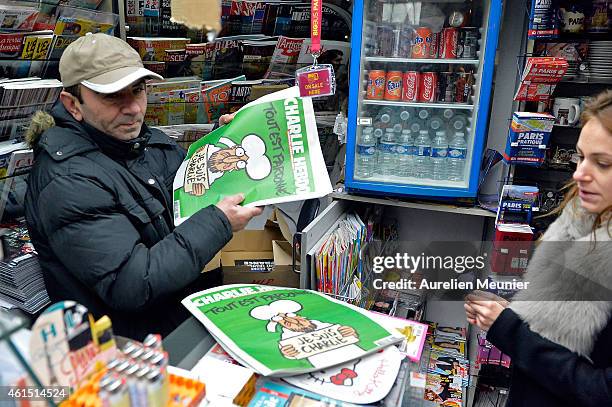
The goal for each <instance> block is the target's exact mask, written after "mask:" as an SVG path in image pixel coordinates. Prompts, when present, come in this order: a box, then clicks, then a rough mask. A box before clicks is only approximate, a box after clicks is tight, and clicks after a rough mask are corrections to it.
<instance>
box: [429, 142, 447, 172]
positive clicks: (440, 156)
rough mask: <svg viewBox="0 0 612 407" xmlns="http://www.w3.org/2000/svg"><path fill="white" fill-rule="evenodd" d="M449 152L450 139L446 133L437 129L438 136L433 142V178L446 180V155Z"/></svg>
mask: <svg viewBox="0 0 612 407" xmlns="http://www.w3.org/2000/svg"><path fill="white" fill-rule="evenodd" d="M447 154H448V140H446V133H444V132H443V131H437V132H436V137H434V139H433V140H432V142H431V178H432V179H435V180H445V179H446V177H447V174H446V164H447V163H446V156H447Z"/></svg>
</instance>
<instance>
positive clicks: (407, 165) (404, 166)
mask: <svg viewBox="0 0 612 407" xmlns="http://www.w3.org/2000/svg"><path fill="white" fill-rule="evenodd" d="M396 151H397V175H399V176H400V177H411V176H412V174H413V171H414V153H415V147H414V139H413V138H412V132H411V131H410V130H409V129H405V130H402V134H401V135H400V137H399V140H397V148H396Z"/></svg>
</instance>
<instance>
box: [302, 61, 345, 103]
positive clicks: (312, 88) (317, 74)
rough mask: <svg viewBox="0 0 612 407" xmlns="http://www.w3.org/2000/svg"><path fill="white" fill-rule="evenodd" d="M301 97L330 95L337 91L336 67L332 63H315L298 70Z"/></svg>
mask: <svg viewBox="0 0 612 407" xmlns="http://www.w3.org/2000/svg"><path fill="white" fill-rule="evenodd" d="M296 77H297V84H298V87H299V88H300V96H301V97H320V96H330V95H333V94H334V93H335V92H336V79H335V76H334V68H333V67H332V66H331V65H327V64H325V65H314V66H309V67H306V68H302V69H299V70H298V71H297V72H296Z"/></svg>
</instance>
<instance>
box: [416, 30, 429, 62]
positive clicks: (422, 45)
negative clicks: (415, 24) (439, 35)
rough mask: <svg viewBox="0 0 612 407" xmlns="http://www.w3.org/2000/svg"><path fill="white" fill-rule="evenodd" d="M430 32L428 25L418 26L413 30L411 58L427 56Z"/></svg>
mask: <svg viewBox="0 0 612 407" xmlns="http://www.w3.org/2000/svg"><path fill="white" fill-rule="evenodd" d="M431 34H432V33H431V29H430V28H429V27H419V28H417V29H416V30H415V33H414V39H413V41H412V55H411V57H412V58H429V48H430V47H431Z"/></svg>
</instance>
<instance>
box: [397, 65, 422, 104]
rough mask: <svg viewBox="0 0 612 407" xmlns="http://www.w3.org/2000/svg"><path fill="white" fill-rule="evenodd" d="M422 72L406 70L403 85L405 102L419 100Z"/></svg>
mask: <svg viewBox="0 0 612 407" xmlns="http://www.w3.org/2000/svg"><path fill="white" fill-rule="evenodd" d="M420 80H421V73H420V72H418V71H408V72H404V76H403V81H402V82H403V86H402V100H403V101H404V102H416V101H418V100H419V81H420Z"/></svg>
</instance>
